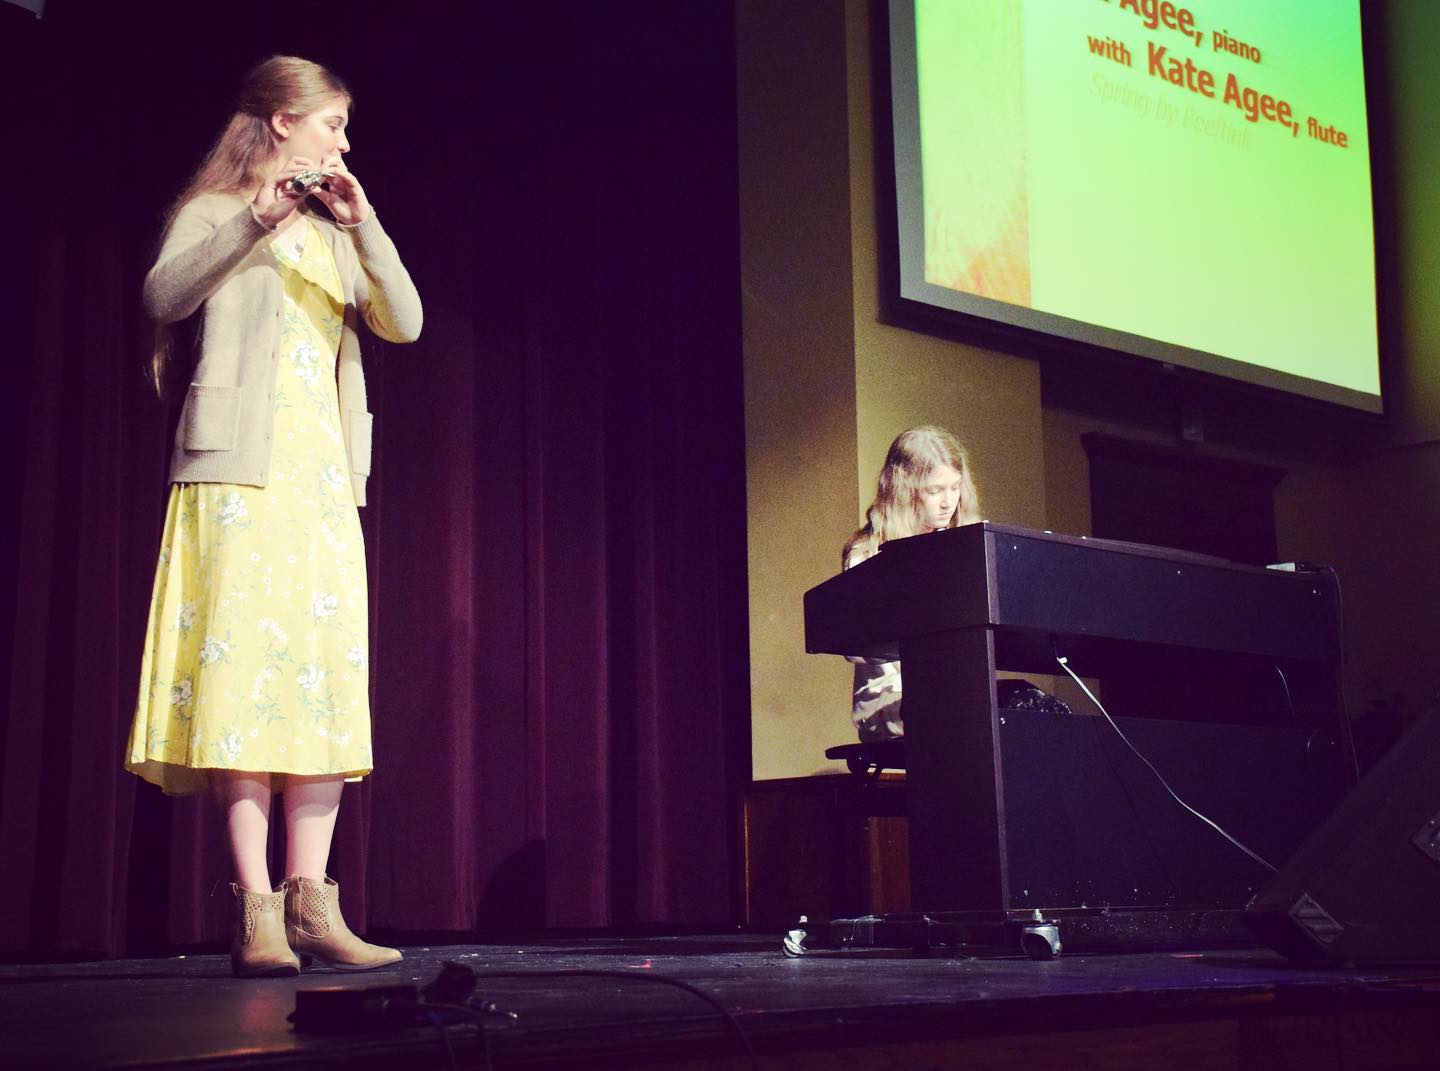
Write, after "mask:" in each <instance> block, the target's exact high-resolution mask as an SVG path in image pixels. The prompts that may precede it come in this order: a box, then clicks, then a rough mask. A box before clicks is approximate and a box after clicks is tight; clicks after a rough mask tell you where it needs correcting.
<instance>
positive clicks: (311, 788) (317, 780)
mask: <svg viewBox="0 0 1440 1071" xmlns="http://www.w3.org/2000/svg"><path fill="white" fill-rule="evenodd" d="M344 787H345V781H344V779H343V778H340V777H296V776H295V775H294V774H291V775H290V776H288V777H286V778H285V790H284V792H283V793H282V796H283V798H284V800H285V876H286V877H287V878H288V877H295V876H297V875H298V876H299V877H302V878H312V879H314V880H315V881H322V880H323V879H324V877H325V865H326V863H327V862H328V861H329V859H330V841H331V839H332V838H333V837H334V835H335V817H336V815H338V814H339V813H340V793H341V791H342V790H343V789H344Z"/></svg>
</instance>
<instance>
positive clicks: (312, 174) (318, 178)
mask: <svg viewBox="0 0 1440 1071" xmlns="http://www.w3.org/2000/svg"><path fill="white" fill-rule="evenodd" d="M332 174H334V172H331V171H302V172H300V174H298V175H296V176H295V177H294V178H292V179H291V180H290V188H291V189H292V190H294V191H295V192H296V193H309V192H310V191H311V190H313V189H314V188H315V187H316V186H321V187H324V188H326V189H328V188H329V187H326V186H325V182H326V180H327V179H329V178H330V177H331V175H332Z"/></svg>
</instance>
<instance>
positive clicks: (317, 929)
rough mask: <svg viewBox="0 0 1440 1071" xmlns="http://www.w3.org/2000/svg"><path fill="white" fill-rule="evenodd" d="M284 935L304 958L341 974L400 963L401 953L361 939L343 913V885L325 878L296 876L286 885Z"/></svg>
mask: <svg viewBox="0 0 1440 1071" xmlns="http://www.w3.org/2000/svg"><path fill="white" fill-rule="evenodd" d="M285 884H286V885H287V886H288V889H287V891H286V893H285V935H286V936H287V937H288V938H289V939H290V947H291V948H293V949H294V950H295V951H296V952H297V953H298V954H300V955H301V956H314V957H315V958H316V959H318V960H323V961H324V962H325V963H328V964H329V965H330V966H332V967H335V968H337V969H339V970H342V971H371V970H374V969H375V968H376V967H384V966H387V965H389V964H391V963H398V962H400V952H399V950H397V949H394V948H385V947H384V946H382V945H372V944H367V943H366V942H364V941H362V940H360V938H358V937H356V936H355V935H354V934H353V933H351V932H350V927H349V926H347V925H345V917H344V916H343V915H341V914H340V886H339V885H337V884H335V882H334V881H333V880H332V879H330V878H326V879H325V880H324V881H316V880H315V879H314V878H302V877H293V878H289V879H288V880H287V881H286V883H285Z"/></svg>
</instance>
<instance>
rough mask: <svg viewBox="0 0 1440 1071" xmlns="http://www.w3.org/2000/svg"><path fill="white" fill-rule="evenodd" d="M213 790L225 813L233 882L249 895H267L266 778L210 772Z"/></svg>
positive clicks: (267, 832)
mask: <svg viewBox="0 0 1440 1071" xmlns="http://www.w3.org/2000/svg"><path fill="white" fill-rule="evenodd" d="M213 776H214V779H215V788H216V791H217V792H218V793H219V796H220V806H221V807H222V808H224V811H225V830H226V833H227V834H228V836H229V839H230V858H231V860H232V862H233V863H234V866H235V880H236V882H238V883H239V885H240V887H241V888H243V889H249V890H250V891H251V892H257V893H268V892H269V891H270V865H269V862H268V860H267V858H266V855H267V852H266V843H267V841H268V840H269V836H270V775H269V774H268V773H251V772H249V771H246V770H216V771H214V775H213Z"/></svg>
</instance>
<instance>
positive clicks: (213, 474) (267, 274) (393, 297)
mask: <svg viewBox="0 0 1440 1071" xmlns="http://www.w3.org/2000/svg"><path fill="white" fill-rule="evenodd" d="M311 218H312V219H314V221H315V225H316V228H317V229H318V230H319V232H320V234H321V235H323V236H324V238H325V242H326V244H327V245H329V247H330V251H331V253H332V254H333V255H334V257H335V265H336V267H337V268H338V269H339V272H340V281H341V285H342V287H343V288H344V293H345V323H344V329H343V331H342V333H341V337H340V355H339V359H338V363H337V366H336V371H335V375H336V381H337V384H338V387H339V394H340V426H341V430H342V431H343V433H344V436H345V449H346V453H347V455H348V456H349V459H350V470H351V477H350V478H351V484H352V486H353V487H354V489H355V502H356V504H357V505H361V506H363V505H364V504H365V478H366V477H367V476H368V475H369V474H370V440H371V432H372V418H371V415H370V412H369V409H368V407H367V405H366V401H365V373H364V371H363V369H362V367H361V363H360V339H359V336H358V334H357V333H356V325H357V322H358V319H357V317H358V318H363V319H364V321H365V323H366V324H367V325H368V326H369V327H370V330H372V331H374V332H375V334H377V335H379V336H380V337H381V338H383V339H386V340H387V341H390V342H413V341H414V340H415V339H416V338H417V337H419V335H420V323H421V318H422V312H421V308H420V295H419V294H418V293H416V291H415V284H414V283H412V282H411V281H410V275H409V273H408V272H407V271H406V270H405V266H404V265H403V264H401V263H400V255H399V254H398V253H397V252H396V251H395V244H394V243H393V242H392V241H390V238H389V236H388V235H386V233H385V232H384V230H382V229H381V227H380V223H379V221H378V220H377V219H376V218H375V215H374V213H373V212H372V213H371V215H370V218H369V219H367V220H366V221H365V222H364V223H360V224H357V225H355V226H353V227H339V226H337V225H336V224H334V223H331V222H330V221H328V220H324V219H320V218H318V217H315V216H312V217H311ZM273 234H274V232H273V231H270V230H267V229H266V228H265V227H264V226H262V225H261V224H260V223H258V222H256V220H255V217H254V215H253V214H252V213H251V211H250V206H249V201H248V199H246V198H243V197H237V196H232V195H228V194H204V195H202V196H200V197H196V198H195V199H194V200H192V201H189V202H187V203H186V204H185V205H184V206H183V207H182V208H181V209H180V211H179V213H178V214H177V215H176V217H175V221H174V222H173V223H172V224H171V225H170V229H169V230H168V231H167V232H166V234H165V240H164V243H163V244H162V246H161V248H160V255H159V257H158V258H156V261H155V265H154V267H152V268H151V269H150V272H149V274H147V275H146V276H145V293H144V298H145V311H146V313H148V314H149V316H150V318H151V319H152V320H154V321H155V322H156V323H161V324H171V323H177V322H178V321H180V320H184V319H186V318H187V317H189V316H192V315H197V316H198V321H199V322H198V323H197V324H196V332H195V340H196V341H195V346H196V351H197V352H196V353H195V354H194V358H195V362H194V368H195V371H194V374H193V376H192V379H191V384H190V388H189V390H188V391H187V392H186V395H185V405H184V408H183V409H182V410H181V413H180V426H179V428H178V429H177V430H176V433H175V447H174V450H173V452H172V453H171V457H170V480H171V482H172V483H241V484H249V485H252V486H255V487H264V486H265V485H266V483H267V482H269V479H270V438H271V435H272V434H273V431H274V423H275V417H274V399H275V373H276V369H277V367H278V361H279V347H280V317H281V315H282V309H283V304H284V292H283V289H282V284H281V281H280V273H279V271H278V266H277V264H276V261H275V256H274V254H273V253H272V252H271V251H270V244H269V242H268V241H267V240H266V239H268V238H270V237H272V236H273Z"/></svg>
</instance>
